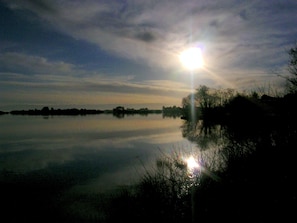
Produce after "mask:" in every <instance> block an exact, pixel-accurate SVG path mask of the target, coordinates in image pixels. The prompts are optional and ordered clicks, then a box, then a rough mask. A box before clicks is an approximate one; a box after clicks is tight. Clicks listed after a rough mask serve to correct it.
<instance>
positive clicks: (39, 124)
mask: <svg viewBox="0 0 297 223" xmlns="http://www.w3.org/2000/svg"><path fill="white" fill-rule="evenodd" d="M106 118H107V120H106ZM5 121H6V124H7V125H8V126H9V127H8V129H7V130H6V131H3V130H2V131H1V130H0V132H1V133H4V134H2V136H0V137H1V138H2V139H3V140H1V142H0V161H1V162H0V170H4V169H5V170H9V171H17V172H27V171H32V170H38V169H42V168H46V167H47V166H48V165H62V164H65V163H67V162H72V161H75V160H76V159H78V158H79V157H82V156H85V157H87V156H92V155H98V154H100V155H102V156H104V155H106V152H105V151H106V150H109V151H113V153H114V154H113V156H118V151H119V149H120V150H124V151H125V152H126V153H130V152H131V151H137V152H141V151H143V150H144V145H143V144H144V143H149V144H150V146H151V147H155V148H157V147H158V146H160V144H165V143H172V142H175V141H178V140H179V139H180V140H182V137H181V136H180V135H181V134H180V133H179V132H180V130H179V123H180V122H179V120H174V119H162V118H161V116H160V115H158V116H149V117H142V116H132V117H129V118H125V119H123V120H122V119H121V120H118V119H115V118H114V117H113V116H111V115H109V116H100V115H99V116H86V117H51V118H50V120H44V119H42V118H40V117H21V118H20V117H19V116H14V117H9V118H8V120H5ZM108 123H109V124H110V125H108ZM137 123H139V125H137ZM116 126H118V127H116ZM154 126H155V128H153V127H154ZM112 128H113V131H111V129H112ZM14 129H15V130H14ZM98 129H99V130H98ZM29 130H30V131H29ZM105 130H106V131H105ZM127 149H128V150H131V151H128V150H127ZM133 149H134V150H133ZM148 151H150V150H148ZM150 152H152V151H150Z"/></svg>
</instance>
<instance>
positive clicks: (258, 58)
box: [0, 0, 297, 96]
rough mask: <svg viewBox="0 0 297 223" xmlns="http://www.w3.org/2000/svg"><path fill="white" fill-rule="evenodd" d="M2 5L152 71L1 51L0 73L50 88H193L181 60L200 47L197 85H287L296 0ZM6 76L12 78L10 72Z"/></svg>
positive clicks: (296, 31) (14, 0)
mask: <svg viewBox="0 0 297 223" xmlns="http://www.w3.org/2000/svg"><path fill="white" fill-rule="evenodd" d="M4 2H6V5H8V6H9V7H10V9H11V10H14V11H15V12H23V14H26V12H30V13H28V14H26V16H27V17H29V18H31V19H33V20H38V22H39V24H40V26H42V27H44V29H46V30H55V31H56V32H59V33H62V34H63V35H66V36H67V37H69V38H72V39H75V40H82V41H85V42H88V43H91V44H94V46H96V47H98V49H100V50H102V51H103V52H105V53H106V54H108V55H111V56H114V59H115V60H116V59H119V58H123V59H125V60H130V61H133V63H135V64H140V65H141V66H143V69H147V68H148V67H149V68H150V69H151V70H150V75H147V73H148V72H147V71H146V73H145V71H144V70H143V72H141V69H138V70H139V71H140V72H138V73H136V72H135V71H134V72H132V73H130V74H129V75H128V74H127V72H125V74H121V71H120V70H118V72H114V70H113V71H106V72H104V73H103V72H102V70H101V71H99V70H95V69H93V70H91V69H88V68H87V67H82V66H80V67H78V65H76V64H73V63H71V62H65V60H63V59H61V58H59V59H57V60H53V59H49V58H47V57H45V56H40V55H35V54H28V52H20V50H18V51H14V52H7V48H3V49H6V51H5V53H2V54H1V55H0V64H1V69H2V75H3V73H4V72H11V73H18V74H21V75H25V74H29V73H31V75H34V80H35V87H36V88H37V87H38V86H37V85H38V83H37V82H38V81H40V86H41V85H46V83H47V82H48V84H49V85H51V86H50V87H51V89H58V88H59V87H62V86H63V87H64V89H65V90H67V89H71V88H76V89H77V90H78V89H79V90H86V91H87V90H88V91H90V92H95V91H98V92H115V93H126V94H132V93H133V92H138V93H139V94H148V93H149V94H152V95H156V94H160V95H166V94H165V92H167V93H170V94H171V95H175V96H179V95H180V94H182V93H185V92H189V91H190V90H191V89H189V86H190V84H189V81H190V78H189V77H188V76H186V75H185V74H186V73H189V71H187V70H184V69H183V68H182V67H181V65H180V62H179V60H178V55H179V53H180V51H181V50H183V49H184V48H186V47H188V46H199V47H201V49H202V52H203V57H204V60H205V70H200V71H199V72H198V74H195V83H194V84H193V85H194V86H198V85H200V84H210V85H212V86H214V87H218V86H221V87H234V88H248V87H253V86H254V85H255V83H261V82H263V83H265V82H267V80H268V79H269V80H271V81H274V80H275V81H280V82H281V81H283V80H279V79H277V78H276V77H275V74H274V73H273V71H274V70H276V69H279V67H281V69H282V70H284V69H283V67H284V66H285V64H286V60H287V53H286V50H287V49H288V48H290V47H291V46H292V44H293V43H294V42H295V41H296V39H294V38H296V36H297V27H296V22H295V21H296V20H297V2H296V1H294V0H285V1H276V0H272V1H257V0H251V1H237V0H225V1H219V0H214V1H206V0H203V1H201V0H200V1H198V0H197V1H195V0H185V1H178V0H173V1H165V0H164V1H163V0H161V1H146V0H127V1H112V0H102V1H95V0H87V1H70V0H69V1H58V0H51V1H50V0H43V1H37V0H28V1H21V0H10V1H8V0H5V1H4ZM33 15H34V16H33ZM11 44H15V43H13V42H12V43H11ZM44 47H45V48H46V44H45V45H44ZM0 50H1V49H0ZM49 50H51V49H49ZM0 52H1V51H0ZM66 53H67V52H66ZM115 66H116V65H115ZM122 73H123V72H122ZM144 73H145V74H144ZM157 73H159V77H157ZM121 75H124V76H123V77H121ZM64 76H66V77H65V80H63V77H64ZM12 77H13V76H12ZM15 77H16V76H14V78H15ZM23 77H24V76H22V78H23ZM41 77H43V80H42V78H41ZM120 77H121V78H122V79H121V78H120ZM27 78H29V77H27ZM31 78H32V81H31V85H32V83H33V82H34V81H33V76H31ZM104 78H105V80H104ZM1 80H2V82H3V81H12V78H11V79H10V80H8V77H7V76H5V75H4V76H3V77H2V78H1ZM21 80H22V79H20V80H19V84H20V85H21ZM37 80H38V81H37ZM136 80H137V81H136ZM15 81H16V79H15ZM26 84H28V83H27V82H26ZM24 85H25V84H24ZM187 86H188V87H187ZM43 87H45V86H43ZM172 89H175V90H172ZM187 89H188V91H187ZM174 92H175V93H174ZM176 92H177V93H176ZM168 95H169V94H168Z"/></svg>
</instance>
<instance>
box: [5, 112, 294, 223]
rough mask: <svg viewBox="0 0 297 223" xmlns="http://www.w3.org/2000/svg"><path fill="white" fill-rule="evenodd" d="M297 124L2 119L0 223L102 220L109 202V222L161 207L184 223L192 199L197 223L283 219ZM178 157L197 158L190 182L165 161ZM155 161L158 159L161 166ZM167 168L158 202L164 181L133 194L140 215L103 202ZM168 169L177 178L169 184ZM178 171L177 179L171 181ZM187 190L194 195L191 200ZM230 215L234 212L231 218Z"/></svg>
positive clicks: (102, 117)
mask: <svg viewBox="0 0 297 223" xmlns="http://www.w3.org/2000/svg"><path fill="white" fill-rule="evenodd" d="M295 123H296V122H292V121H291V119H289V120H286V119H272V120H270V119H269V120H268V121H263V122H259V121H254V122H253V121H252V120H251V121H249V122H246V121H244V120H241V121H240V120H237V121H236V122H231V123H228V124H225V125H218V124H210V125H209V124H208V123H207V122H205V123H203V122H202V121H200V120H199V121H198V122H195V123H191V122H186V121H185V120H182V119H180V118H169V117H163V116H162V114H150V115H147V116H144V115H128V116H125V117H122V118H119V117H116V116H113V115H112V114H99V115H86V116H29V115H24V116H21V115H2V116H0V126H1V128H0V196H1V201H2V204H4V205H3V206H2V209H1V211H2V213H3V214H2V219H5V220H6V221H5V222H55V223H56V222H72V223H73V222H100V219H105V215H104V214H106V211H107V212H109V209H108V210H106V207H114V206H113V205H115V206H116V207H118V208H116V209H115V210H116V211H115V210H113V211H115V212H110V213H119V216H117V214H116V216H115V218H117V217H119V218H122V217H123V216H124V215H126V217H127V218H128V219H130V218H131V217H132V218H133V217H137V215H135V211H134V209H136V210H138V211H139V212H141V211H144V212H143V213H142V214H143V215H144V216H146V215H148V216H151V218H154V217H156V218H158V216H159V215H156V216H153V215H152V214H153V213H155V214H156V213H159V212H160V213H159V214H161V215H162V214H164V213H163V212H162V211H163V210H162V208H165V209H164V210H169V212H168V213H167V212H166V213H167V215H166V216H167V217H169V218H170V219H171V217H172V218H175V217H181V218H182V217H183V216H188V217H189V216H190V217H191V214H189V210H192V209H191V208H189V204H194V203H191V202H192V201H193V202H195V201H199V204H200V205H201V206H197V207H195V210H196V211H197V213H199V214H198V215H197V217H198V216H199V219H205V220H207V219H212V218H214V219H216V217H215V216H222V215H225V214H226V213H227V215H226V216H228V218H230V217H232V218H233V219H238V218H240V219H241V218H242V216H250V217H249V218H247V219H248V220H247V222H251V221H252V219H253V218H254V217H255V216H257V218H258V217H259V216H260V218H261V219H266V218H267V217H272V218H274V215H272V214H271V213H276V216H277V217H281V218H282V217H283V216H290V214H291V213H294V212H293V211H291V210H293V207H295V206H294V205H291V204H292V203H293V204H295V203H296V197H297V196H296V190H295V188H296V182H295V173H296V167H295V163H296V162H295V157H296V145H297V142H296V125H295ZM176 155H177V156H178V157H177V158H178V160H183V161H184V159H185V158H187V157H190V155H193V157H195V159H196V160H197V161H198V162H199V165H198V167H197V165H196V164H195V163H194V165H196V171H197V169H198V175H195V177H196V176H198V177H197V178H192V176H193V173H190V174H189V173H188V172H185V171H188V170H187V169H185V165H184V164H182V165H180V164H181V163H179V162H176V160H172V159H171V161H172V162H171V161H170V160H169V162H167V161H168V160H167V161H166V160H164V157H168V156H173V157H176ZM160 159H161V160H162V159H163V161H165V162H159V161H160ZM184 163H185V162H184ZM172 167H173V170H174V171H176V172H170V171H169V172H167V173H169V178H166V177H167V176H168V175H167V176H166V175H164V176H165V178H164V179H166V180H165V181H164V182H165V185H166V183H169V185H170V184H171V185H172V186H173V187H172V188H175V189H177V191H174V193H170V190H167V189H168V188H167V189H166V191H164V190H163V189H162V191H163V193H162V194H158V195H157V196H156V195H154V193H153V191H154V189H155V187H156V188H158V186H161V188H163V187H162V186H163V184H162V185H160V184H159V185H158V184H156V185H154V187H152V188H149V189H148V190H144V193H141V194H138V197H136V198H139V199H140V200H141V201H145V202H143V203H141V205H144V204H148V206H146V209H143V208H142V206H140V205H139V203H137V202H138V201H137V200H135V198H133V199H132V200H131V196H130V204H129V202H128V203H127V202H126V199H125V198H126V197H125V196H126V195H125V194H123V195H124V198H123V197H121V199H120V200H119V201H120V202H119V204H117V202H116V201H117V197H115V200H113V202H115V203H112V205H111V206H109V205H106V203H105V202H106V200H108V199H106V197H110V196H114V194H115V193H117V192H118V191H120V190H119V189H123V188H133V187H129V186H135V185H136V184H137V183H138V182H139V180H140V179H141V178H143V176H145V174H146V173H147V172H149V171H153V172H154V171H155V172H156V173H158V171H159V170H161V173H162V174H164V173H166V172H162V171H163V170H170V168H172ZM275 167H277V168H275ZM158 168H161V169H159V170H158ZM162 168H165V169H162ZM166 168H167V169H166ZM171 173H173V176H176V177H177V178H175V179H173V178H171V176H172V175H170V174H171ZM178 173H181V175H174V174H178ZM184 173H185V174H184ZM200 174H201V175H200ZM159 176H161V178H159V179H158V180H160V179H161V180H162V179H163V178H162V177H163V175H159ZM179 176H180V177H181V178H178V177H179ZM184 177H186V178H184ZM189 177H190V178H189ZM178 179H181V181H180V183H178V182H179V181H176V180H178ZM191 179H195V180H198V181H197V182H199V184H195V185H199V186H197V187H195V191H197V193H196V192H195V191H194V192H195V193H194V192H189V191H187V190H188V189H189V188H191V185H193V184H192V181H191ZM150 183H153V181H150ZM188 183H189V184H188ZM272 191H273V193H272ZM157 192H158V191H157ZM167 192H169V194H168V193H167ZM176 192H177V193H176ZM146 193H152V196H151V197H150V196H146ZM189 194H192V195H193V196H194V199H189V196H188V195H189ZM272 195H273V196H272ZM154 196H156V198H154ZM163 196H165V197H163ZM166 196H168V197H166ZM132 197H133V196H132ZM162 197H163V199H160V198H162ZM175 197H176V199H173V201H174V202H176V201H179V202H180V203H178V204H179V205H177V206H176V204H175V203H172V202H168V199H172V198H175ZM128 198H129V196H128ZM150 198H151V199H150ZM209 198H211V199H209ZM147 199H149V200H147ZM133 202H136V205H134V206H133V204H135V203H133ZM162 202H163V203H162ZM171 204H173V205H172V206H170V205H171ZM221 204H222V205H221ZM129 205H132V206H131V207H133V208H134V209H133V208H131V207H130V206H129ZM168 205H169V207H168ZM166 207H167V208H169V209H166ZM154 208H155V209H154ZM193 210H194V209H193ZM205 210H211V212H208V211H205ZM230 210H234V211H232V213H229V212H230ZM271 210H273V211H271ZM294 210H295V209H294ZM117 211H118V212H117ZM158 211H159V212H158ZM184 211H186V212H184ZM123 212H124V213H125V214H124V215H123V216H122V214H123ZM185 213H186V215H184V214H185ZM213 213H220V214H219V215H214V214H213ZM236 213H238V215H237V214H236ZM242 213H245V214H242ZM110 216H112V215H110ZM174 216H175V217H174ZM192 217H193V219H194V218H195V216H192ZM2 219H1V220H2ZM134 220H135V219H134ZM147 221H148V222H150V218H149V219H147ZM216 221H217V219H216ZM216 221H213V222H216ZM112 222H113V221H112ZM182 222H183V221H182ZM207 222H208V221H207ZM209 222H211V221H209ZM234 222H237V220H236V221H234Z"/></svg>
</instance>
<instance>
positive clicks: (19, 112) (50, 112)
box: [10, 107, 104, 116]
mask: <svg viewBox="0 0 297 223" xmlns="http://www.w3.org/2000/svg"><path fill="white" fill-rule="evenodd" d="M103 112H104V111H102V110H95V109H77V108H71V109H54V108H51V109H50V108H49V107H43V108H42V109H41V110H39V109H30V110H13V111H11V112H10V114H12V115H44V116H47V115H87V114H101V113H103Z"/></svg>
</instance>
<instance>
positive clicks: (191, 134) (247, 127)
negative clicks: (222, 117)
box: [181, 120, 297, 170]
mask: <svg viewBox="0 0 297 223" xmlns="http://www.w3.org/2000/svg"><path fill="white" fill-rule="evenodd" d="M294 129H297V128H296V126H291V123H290V122H287V123H285V122H280V121H279V122H272V121H269V122H265V123H264V122H254V123H253V122H252V123H251V122H249V123H247V122H244V121H243V122H235V123H228V124H225V125H220V124H213V125H211V124H210V125H208V124H206V123H204V122H203V120H199V121H198V122H195V123H193V122H189V121H185V122H184V123H183V125H182V126H181V130H182V135H183V137H185V138H187V139H188V140H189V141H191V142H193V143H195V144H196V145H197V150H198V151H197V152H198V153H199V156H201V157H203V160H205V161H206V162H207V166H208V167H209V168H211V169H212V170H219V169H221V170H223V169H225V168H226V167H227V166H226V165H227V164H228V163H231V161H232V160H238V159H239V158H243V157H246V156H249V155H251V154H253V153H255V151H256V150H257V153H260V152H261V153H263V154H265V153H267V154H268V153H270V152H272V151H271V148H276V147H277V148H279V147H285V148H286V147H287V143H289V141H292V137H293V136H294V134H295V135H296V131H295V130H294ZM292 135H293V136H292ZM290 138H291V139H290ZM280 152H283V150H282V151H280Z"/></svg>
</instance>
